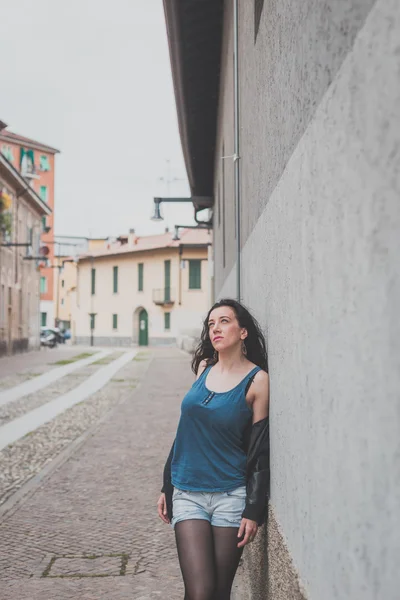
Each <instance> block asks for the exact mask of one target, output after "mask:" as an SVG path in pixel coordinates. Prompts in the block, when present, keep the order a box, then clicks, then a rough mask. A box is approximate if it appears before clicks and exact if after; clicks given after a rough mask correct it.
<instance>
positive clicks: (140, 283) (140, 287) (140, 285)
mask: <svg viewBox="0 0 400 600" xmlns="http://www.w3.org/2000/svg"><path fill="white" fill-rule="evenodd" d="M138 269H139V270H138V291H139V292H143V271H144V265H143V263H139V265H138Z"/></svg>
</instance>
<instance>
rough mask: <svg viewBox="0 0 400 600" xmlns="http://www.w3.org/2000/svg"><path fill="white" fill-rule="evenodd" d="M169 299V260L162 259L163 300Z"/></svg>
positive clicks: (168, 300) (167, 300)
mask: <svg viewBox="0 0 400 600" xmlns="http://www.w3.org/2000/svg"><path fill="white" fill-rule="evenodd" d="M170 300H171V261H170V260H165V261H164V301H165V302H170Z"/></svg>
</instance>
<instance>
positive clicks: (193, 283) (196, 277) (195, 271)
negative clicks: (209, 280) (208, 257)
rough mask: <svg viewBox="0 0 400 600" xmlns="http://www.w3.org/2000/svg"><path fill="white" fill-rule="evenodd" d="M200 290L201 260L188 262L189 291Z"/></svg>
mask: <svg viewBox="0 0 400 600" xmlns="http://www.w3.org/2000/svg"><path fill="white" fill-rule="evenodd" d="M200 289H201V260H189V290H200Z"/></svg>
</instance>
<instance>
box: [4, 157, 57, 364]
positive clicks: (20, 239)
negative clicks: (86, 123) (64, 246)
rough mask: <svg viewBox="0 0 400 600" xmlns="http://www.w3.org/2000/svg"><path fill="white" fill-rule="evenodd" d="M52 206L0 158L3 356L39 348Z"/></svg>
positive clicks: (7, 162)
mask: <svg viewBox="0 0 400 600" xmlns="http://www.w3.org/2000/svg"><path fill="white" fill-rule="evenodd" d="M50 216H51V210H50V208H49V206H48V205H47V204H46V203H45V202H43V201H42V200H41V198H40V197H39V196H38V195H37V194H36V192H34V190H33V189H32V188H31V187H30V185H28V183H27V182H26V180H25V179H24V178H23V177H22V176H21V175H20V173H19V172H18V171H17V170H16V169H15V168H14V167H13V165H12V164H11V163H10V162H9V161H8V160H7V159H6V158H5V157H4V156H3V154H0V356H3V355H5V354H12V353H15V352H21V351H24V350H28V349H37V348H39V346H40V339H39V337H40V335H39V332H40V270H39V265H40V255H39V247H40V234H41V228H42V219H43V218H50Z"/></svg>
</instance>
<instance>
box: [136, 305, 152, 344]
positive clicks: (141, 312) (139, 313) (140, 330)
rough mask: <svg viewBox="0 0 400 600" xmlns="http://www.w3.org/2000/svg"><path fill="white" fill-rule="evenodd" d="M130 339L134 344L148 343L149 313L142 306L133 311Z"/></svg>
mask: <svg viewBox="0 0 400 600" xmlns="http://www.w3.org/2000/svg"><path fill="white" fill-rule="evenodd" d="M132 325H133V328H132V341H133V343H134V344H135V345H139V346H147V345H148V343H149V315H148V313H147V310H146V309H145V308H144V307H143V306H138V307H137V308H136V310H135V311H134V313H133V323H132Z"/></svg>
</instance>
